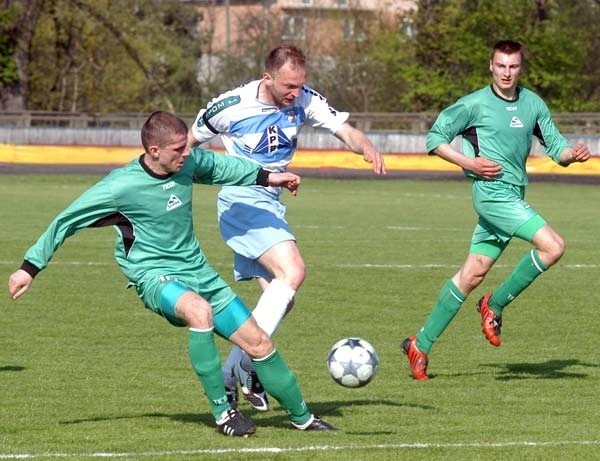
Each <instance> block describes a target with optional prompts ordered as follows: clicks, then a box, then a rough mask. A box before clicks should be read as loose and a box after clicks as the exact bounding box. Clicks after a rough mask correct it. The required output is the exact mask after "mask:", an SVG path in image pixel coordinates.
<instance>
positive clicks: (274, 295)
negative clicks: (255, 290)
mask: <svg viewBox="0 0 600 461" xmlns="http://www.w3.org/2000/svg"><path fill="white" fill-rule="evenodd" d="M295 294H296V290H294V289H293V288H292V287H291V286H289V285H288V284H287V283H285V282H282V281H281V280H277V279H273V280H272V281H271V283H269V285H267V288H265V290H264V291H263V294H262V295H261V297H260V299H259V300H258V303H256V307H255V308H254V310H253V311H252V315H253V316H254V318H255V319H256V323H258V326H259V327H261V328H262V329H263V330H264V331H265V332H266V333H267V334H268V335H269V336H273V333H275V331H276V330H277V327H278V326H279V324H280V323H281V320H282V319H283V316H284V315H285V312H286V310H287V307H288V304H289V303H290V301H291V300H292V299H293V298H294V295H295Z"/></svg>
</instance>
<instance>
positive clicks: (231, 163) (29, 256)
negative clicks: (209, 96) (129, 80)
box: [22, 148, 261, 285]
mask: <svg viewBox="0 0 600 461" xmlns="http://www.w3.org/2000/svg"><path fill="white" fill-rule="evenodd" d="M142 158H143V156H141V157H140V158H139V159H135V160H133V161H131V162H130V163H129V164H127V165H125V166H123V167H122V168H118V169H116V170H113V171H112V172H111V173H109V174H108V175H107V176H106V177H104V178H103V179H102V180H101V181H99V182H98V183H97V184H96V185H94V186H92V187H91V188H90V189H88V190H87V191H86V192H84V193H83V194H82V195H81V196H80V197H79V198H77V199H76V200H75V201H74V202H73V203H71V204H70V205H69V206H68V207H67V208H66V209H65V210H64V211H62V212H61V213H60V214H59V215H58V216H57V217H56V218H55V219H54V221H52V223H51V224H50V226H48V228H47V229H46V231H45V232H44V233H43V234H42V235H41V236H40V238H39V239H38V241H37V242H36V243H35V244H34V245H33V246H32V247H31V248H30V249H29V250H28V251H27V253H26V255H25V262H24V264H23V266H22V268H23V269H25V270H26V271H27V272H29V273H30V274H31V275H33V276H35V275H36V273H37V272H39V271H40V270H42V269H44V268H45V267H46V266H47V265H48V262H49V261H50V258H51V257H52V255H53V254H54V252H55V251H56V250H57V249H58V247H59V246H60V245H61V244H62V243H63V241H64V240H65V239H66V238H67V237H69V236H71V235H73V234H74V233H75V232H77V231H79V230H81V229H84V228H88V227H100V226H114V228H115V230H116V231H117V234H118V236H117V239H116V242H115V250H114V251H115V259H116V260H117V263H118V264H119V266H120V268H121V270H122V271H123V273H124V274H125V276H126V277H127V278H128V279H129V281H130V282H131V284H134V285H137V284H138V283H139V282H140V281H142V280H144V279H147V278H148V277H159V276H161V275H163V274H170V275H174V276H177V275H178V274H182V275H183V274H189V273H190V272H199V269H200V268H202V267H203V266H205V265H206V264H207V263H206V258H205V256H204V254H203V252H202V250H201V249H200V246H199V242H198V240H197V239H196V236H195V234H194V229H193V221H192V185H193V183H202V184H220V185H253V184H256V183H257V178H258V175H259V172H260V171H261V168H260V166H259V165H257V164H254V163H251V162H249V161H247V160H244V159H241V158H238V157H226V156H224V155H219V154H216V153H214V152H212V151H208V150H203V149H198V148H194V149H191V150H190V155H189V156H188V157H186V159H185V163H184V165H183V167H182V169H181V170H180V171H179V172H177V173H175V174H168V175H157V174H156V173H153V172H152V171H151V170H150V169H149V168H148V167H147V166H146V165H145V164H144V162H143V160H142Z"/></svg>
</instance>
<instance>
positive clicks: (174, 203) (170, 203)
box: [167, 194, 183, 211]
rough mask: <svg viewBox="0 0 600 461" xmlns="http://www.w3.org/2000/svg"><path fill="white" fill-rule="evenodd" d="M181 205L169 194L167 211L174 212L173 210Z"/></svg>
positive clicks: (177, 198) (177, 199)
mask: <svg viewBox="0 0 600 461" xmlns="http://www.w3.org/2000/svg"><path fill="white" fill-rule="evenodd" d="M181 205H183V203H182V202H181V200H179V197H177V196H176V195H175V194H171V196H170V197H169V200H167V211H171V210H174V209H175V208H179V207H180V206H181Z"/></svg>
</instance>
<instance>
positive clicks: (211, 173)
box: [191, 147, 261, 186]
mask: <svg viewBox="0 0 600 461" xmlns="http://www.w3.org/2000/svg"><path fill="white" fill-rule="evenodd" d="M191 154H192V156H193V158H194V161H195V166H194V173H193V175H194V182H196V183H200V184H216V185H223V186H253V185H256V184H257V179H258V173H259V171H260V170H261V166H260V165H259V164H257V163H254V162H251V161H249V160H246V159H244V158H241V157H234V156H229V155H221V154H218V153H216V152H213V151H211V150H206V149H200V148H197V147H195V148H192V151H191Z"/></svg>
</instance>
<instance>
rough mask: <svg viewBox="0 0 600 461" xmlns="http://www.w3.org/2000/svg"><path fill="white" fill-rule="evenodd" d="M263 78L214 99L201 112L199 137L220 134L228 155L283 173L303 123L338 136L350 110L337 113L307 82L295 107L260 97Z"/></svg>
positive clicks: (197, 124)
mask: <svg viewBox="0 0 600 461" xmlns="http://www.w3.org/2000/svg"><path fill="white" fill-rule="evenodd" d="M261 81H262V80H255V81H253V82H250V83H247V84H245V85H242V86H240V87H238V88H235V89H233V90H230V91H227V92H225V93H223V94H222V95H220V96H218V97H217V98H215V99H213V100H212V101H211V102H210V103H209V104H208V105H207V107H206V108H205V109H202V110H201V111H200V112H199V113H198V116H197V117H196V121H195V122H194V124H193V125H192V133H193V135H194V137H195V138H196V139H197V140H198V141H199V142H200V143H203V142H206V141H208V140H210V139H212V138H213V137H215V136H217V135H219V134H220V135H221V140H222V141H223V145H224V146H225V149H226V151H227V154H229V155H234V156H238V157H245V158H247V159H249V160H251V161H253V162H256V163H259V164H260V165H262V166H263V167H264V168H265V169H267V170H270V171H284V170H285V169H286V168H287V166H288V165H289V163H290V162H291V161H292V157H293V156H294V151H295V150H296V147H297V143H298V141H297V139H298V135H299V134H300V131H301V129H302V126H303V125H304V124H309V125H310V126H312V127H315V128H316V127H320V128H324V129H327V130H329V131H330V132H331V133H332V134H335V132H336V131H337V130H338V129H339V128H340V127H341V126H342V124H343V123H344V122H346V121H347V120H348V117H349V114H348V113H347V112H338V111H337V110H335V109H334V108H332V107H331V106H330V105H329V104H328V103H327V100H326V99H325V98H324V97H323V96H321V95H320V94H319V93H317V92H316V91H314V90H313V89H311V88H310V87H308V86H306V85H304V86H303V87H302V90H301V91H300V94H299V96H298V97H297V98H296V100H295V101H294V104H293V105H292V106H290V107H277V106H275V105H272V104H265V103H263V102H261V101H259V100H258V89H259V85H260V83H261Z"/></svg>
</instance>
